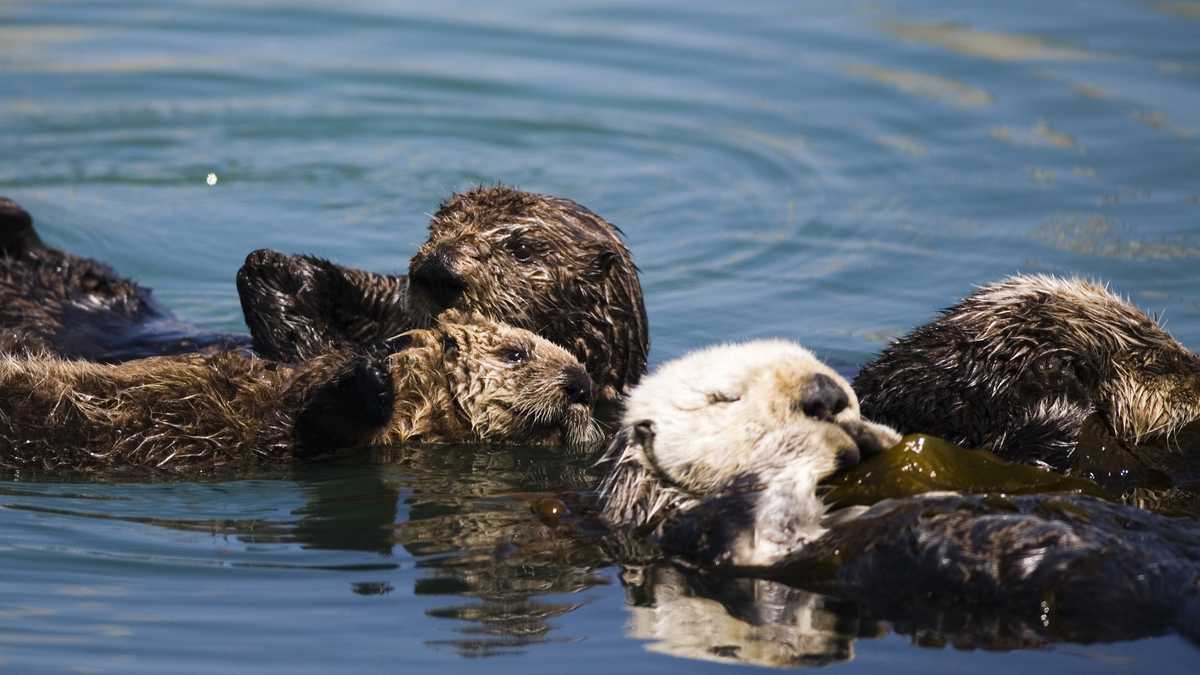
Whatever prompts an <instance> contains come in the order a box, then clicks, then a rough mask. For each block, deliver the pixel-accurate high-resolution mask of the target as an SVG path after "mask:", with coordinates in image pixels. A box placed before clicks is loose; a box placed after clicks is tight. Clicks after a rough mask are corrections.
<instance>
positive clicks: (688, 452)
mask: <svg viewBox="0 0 1200 675" xmlns="http://www.w3.org/2000/svg"><path fill="white" fill-rule="evenodd" d="M822 378H823V379H824V380H826V381H827V382H828V383H829V384H830V386H836V387H838V388H839V389H840V390H841V392H842V394H843V398H844V408H842V409H840V410H835V411H831V412H832V415H831V416H829V417H828V418H824V419H818V418H814V417H811V416H809V415H808V414H806V412H805V409H806V408H807V407H808V406H807V405H806V403H807V402H808V397H809V395H810V392H811V391H812V387H811V384H812V383H813V382H814V381H817V380H820V379H822ZM625 422H626V427H625V429H624V430H623V431H622V432H621V433H620V434H618V435H617V436H616V438H615V439H614V440H613V442H612V444H611V445H610V446H609V450H608V453H607V455H606V457H605V461H606V462H607V463H608V465H609V467H610V468H609V469H608V471H609V473H608V474H607V476H606V478H605V480H604V482H603V483H602V485H601V489H600V495H601V496H600V499H601V504H602V512H603V516H604V518H605V519H606V520H607V521H608V522H610V523H614V524H617V525H619V526H621V527H623V528H634V529H635V530H637V531H640V532H643V533H652V534H653V536H654V537H655V538H657V539H658V541H659V543H660V544H661V545H662V546H663V547H664V548H665V549H666V550H668V551H671V552H674V553H679V554H682V555H685V556H687V557H690V558H693V559H696V560H699V561H702V562H703V563H704V564H710V565H718V566H731V567H742V566H765V565H770V564H771V563H772V562H773V561H774V560H776V559H778V558H779V557H781V556H782V555H784V554H786V553H788V552H789V551H791V550H794V549H795V548H796V547H799V546H800V545H801V544H802V543H803V542H805V541H809V540H812V539H815V538H816V537H818V536H819V535H820V534H821V532H822V531H823V529H822V527H821V525H820V521H821V519H822V517H823V515H824V511H825V509H824V505H823V504H822V503H821V501H820V499H819V498H818V497H817V482H818V481H819V480H821V479H822V478H824V477H826V476H828V475H830V474H832V473H833V472H834V471H835V470H836V469H837V468H838V466H839V465H843V464H846V463H855V462H857V461H858V459H859V457H860V456H861V455H865V454H871V453H874V452H878V451H880V450H882V449H883V448H885V447H888V446H890V445H892V444H893V443H895V442H896V441H898V440H899V437H898V436H897V435H896V434H895V432H893V431H892V430H891V429H888V428H886V427H883V426H881V425H876V424H873V423H871V422H869V421H867V420H864V419H862V418H861V417H860V416H859V413H858V403H857V401H856V400H855V398H854V393H853V391H852V390H851V389H850V386H849V383H847V382H846V381H845V380H844V379H843V378H841V377H840V376H839V375H837V373H836V372H834V371H833V370H832V369H830V368H829V367H828V366H826V365H825V364H823V363H821V362H820V361H819V360H817V359H816V358H815V357H814V356H813V355H812V354H811V352H809V351H808V350H806V349H804V348H803V347H800V346H799V345H796V344H794V343H790V342H786V341H782V340H760V341H756V342H749V343H744V344H740V345H724V346H720V347H713V348H710V349H707V350H701V351H698V352H693V353H692V354H689V355H686V356H684V357H682V358H680V359H677V360H675V361H673V362H670V363H667V364H665V365H664V366H663V367H662V368H660V369H659V370H658V371H656V372H655V373H654V374H652V375H651V376H649V377H647V378H646V379H645V380H644V381H643V382H642V384H641V385H639V386H638V387H637V388H636V389H635V390H634V391H633V392H632V393H631V394H630V396H629V399H628V401H627V402H626V413H625Z"/></svg>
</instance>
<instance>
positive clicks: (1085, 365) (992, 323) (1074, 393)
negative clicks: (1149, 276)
mask: <svg viewBox="0 0 1200 675" xmlns="http://www.w3.org/2000/svg"><path fill="white" fill-rule="evenodd" d="M854 388H855V390H856V391H857V392H858V395H859V398H860V399H861V402H862V410H863V414H864V415H869V416H870V417H871V418H872V419H875V420H879V421H881V422H883V423H885V424H891V425H894V426H895V427H896V428H898V429H899V430H900V431H902V432H909V431H916V432H923V433H930V434H935V435H938V436H943V437H945V438H948V439H950V440H952V441H954V442H955V443H958V444H959V445H964V446H967V447H979V448H985V449H989V450H991V451H993V452H995V453H997V454H999V455H1001V456H1003V457H1005V458H1008V459H1012V460H1017V461H1032V462H1040V463H1044V464H1047V465H1049V466H1051V467H1053V468H1055V469H1058V470H1068V469H1070V468H1071V466H1072V464H1073V463H1074V462H1076V460H1078V459H1080V458H1078V457H1077V456H1076V454H1077V442H1078V440H1079V437H1080V432H1081V430H1082V429H1083V426H1084V422H1085V421H1087V420H1088V419H1089V418H1091V419H1099V420H1101V421H1102V423H1103V425H1104V426H1105V427H1106V429H1107V433H1108V434H1109V435H1110V436H1111V437H1112V438H1113V439H1115V441H1117V442H1120V443H1126V444H1140V443H1145V442H1152V441H1155V440H1156V439H1157V440H1158V441H1161V442H1163V443H1164V444H1166V445H1168V446H1172V447H1174V448H1175V449H1176V450H1178V449H1179V448H1178V444H1177V442H1176V439H1177V438H1178V436H1179V434H1180V432H1181V431H1183V430H1184V428H1185V427H1187V426H1189V425H1190V424H1193V423H1195V422H1196V421H1197V420H1198V419H1200V356H1197V355H1196V354H1195V353H1194V352H1192V351H1191V350H1189V349H1188V348H1187V347H1185V346H1183V345H1182V344H1180V343H1179V341H1178V340H1176V339H1175V338H1173V337H1171V335H1169V334H1168V333H1167V332H1166V331H1165V330H1163V328H1162V327H1161V326H1160V325H1159V324H1158V323H1157V322H1156V321H1155V320H1154V319H1152V318H1151V317H1149V316H1147V315H1146V314H1145V313H1144V312H1142V311H1141V310H1139V309H1138V308H1137V307H1135V306H1133V305H1132V304H1131V303H1129V302H1127V301H1125V300H1124V299H1122V298H1121V297H1119V296H1117V295H1116V294H1114V293H1112V292H1111V291H1109V290H1108V288H1106V287H1105V286H1103V285H1100V284H1096V283H1092V282H1090V281H1086V280H1083V279H1063V278H1058V277H1051V276H1043V275H1021V276H1014V277H1011V278H1008V279H1005V280H1003V281H1000V282H998V283H994V284H990V285H988V286H984V287H982V288H980V289H979V290H978V291H976V292H975V293H972V294H971V295H970V296H969V297H967V298H966V299H964V300H963V301H962V302H960V303H958V304H957V305H955V306H953V307H951V308H949V309H947V310H945V311H944V312H942V314H941V316H939V317H938V318H936V319H935V320H934V321H932V322H930V323H929V324H927V325H925V326H922V327H920V328H918V329H916V330H914V331H913V332H912V333H911V334H909V335H907V336H905V337H903V338H901V339H899V340H897V341H896V342H894V343H892V344H891V345H890V346H889V347H888V348H887V349H885V350H884V351H883V353H882V354H881V355H880V356H879V358H877V359H876V360H875V361H874V362H872V363H871V364H869V365H867V366H866V367H865V368H863V370H862V372H860V373H859V375H858V377H857V378H856V379H855V381H854ZM1184 450H1191V451H1192V454H1197V453H1200V448H1184ZM1141 459H1143V460H1145V459H1147V458H1146V457H1145V456H1142V457H1141Z"/></svg>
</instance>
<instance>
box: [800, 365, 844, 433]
mask: <svg viewBox="0 0 1200 675" xmlns="http://www.w3.org/2000/svg"><path fill="white" fill-rule="evenodd" d="M849 405H850V397H849V396H847V395H846V392H845V390H843V389H842V388H841V387H840V386H838V383H837V382H834V381H833V378H832V377H829V376H828V375H823V374H821V373H817V374H816V375H813V377H812V379H811V380H809V381H808V384H806V385H804V391H802V392H801V394H800V408H801V409H802V410H804V414H805V415H807V416H809V417H812V418H813V419H818V420H825V421H826V422H829V421H831V420H833V418H834V416H835V415H837V414H838V413H840V412H842V411H843V410H845V409H846V408H847V407H848V406H849Z"/></svg>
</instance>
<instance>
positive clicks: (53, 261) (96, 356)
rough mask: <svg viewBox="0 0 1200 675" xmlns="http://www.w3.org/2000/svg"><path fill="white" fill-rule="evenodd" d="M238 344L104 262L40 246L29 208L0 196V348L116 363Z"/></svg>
mask: <svg viewBox="0 0 1200 675" xmlns="http://www.w3.org/2000/svg"><path fill="white" fill-rule="evenodd" d="M245 344H246V340H245V339H244V338H240V337H237V336H231V335H222V334H211V333H202V332H200V331H197V330H196V329H195V328H193V327H190V326H187V325H185V324H182V323H180V322H178V321H177V320H175V318H174V317H173V316H172V315H171V314H170V312H168V311H166V310H165V309H163V308H162V307H161V306H160V305H158V303H156V302H155V301H154V299H153V298H152V297H151V294H150V291H149V290H148V289H146V288H143V287H141V286H139V285H137V284H136V283H134V282H133V281H130V280H129V279H125V278H123V277H121V276H119V275H117V273H116V272H114V271H113V270H112V268H110V267H109V266H107V265H105V264H103V263H100V262H97V261H95V260H92V259H90V258H84V257H81V256H77V255H73V254H71V253H67V252H65V251H61V250H58V249H55V248H51V247H48V246H46V245H45V244H43V243H42V241H41V239H40V238H39V237H38V235H37V232H36V230H35V229H34V226H33V219H32V218H31V217H30V215H29V214H28V213H27V212H26V211H25V210H24V209H22V208H21V207H20V206H19V205H17V204H16V203H15V202H12V201H11V200H7V199H3V198H0V350H5V349H7V350H10V351H11V350H16V349H25V350H29V349H38V350H41V351H43V352H45V353H49V354H55V355H58V356H62V357H64V358H78V359H88V360H93V361H105V362H119V361H125V360H128V359H132V358H140V357H144V356H151V355H160V354H179V353H189V352H195V351H200V350H214V351H219V350H227V349H234V348H238V347H242V346H244V345H245ZM0 353H3V352H2V351H0Z"/></svg>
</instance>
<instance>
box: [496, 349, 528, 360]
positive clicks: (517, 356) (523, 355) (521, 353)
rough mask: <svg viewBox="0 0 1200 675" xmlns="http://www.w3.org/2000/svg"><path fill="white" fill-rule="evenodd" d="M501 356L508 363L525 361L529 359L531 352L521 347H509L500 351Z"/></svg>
mask: <svg viewBox="0 0 1200 675" xmlns="http://www.w3.org/2000/svg"><path fill="white" fill-rule="evenodd" d="M500 358H501V359H504V360H505V361H506V362H508V363H512V364H517V363H525V362H526V361H528V360H529V352H528V351H526V350H524V349H521V348H520V347H507V348H505V349H504V350H503V351H501V352H500Z"/></svg>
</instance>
